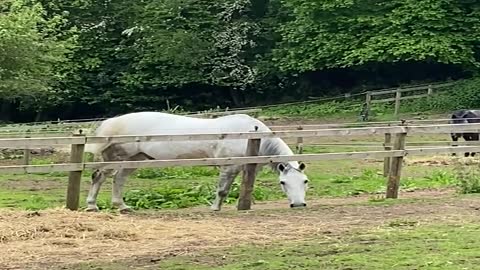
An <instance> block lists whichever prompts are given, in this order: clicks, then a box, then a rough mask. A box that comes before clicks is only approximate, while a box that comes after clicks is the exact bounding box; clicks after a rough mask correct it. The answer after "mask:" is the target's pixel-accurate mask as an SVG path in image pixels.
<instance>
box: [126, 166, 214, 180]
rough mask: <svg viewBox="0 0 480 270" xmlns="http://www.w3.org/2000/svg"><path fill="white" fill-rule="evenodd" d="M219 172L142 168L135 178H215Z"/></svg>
mask: <svg viewBox="0 0 480 270" xmlns="http://www.w3.org/2000/svg"><path fill="white" fill-rule="evenodd" d="M218 174H219V171H218V169H217V168H215V167H191V168H190V167H185V168H178V167H177V168H176V167H168V168H161V169H157V168H142V169H138V170H137V171H136V172H135V176H136V177H137V178H140V179H156V178H161V179H186V178H192V177H214V176H218Z"/></svg>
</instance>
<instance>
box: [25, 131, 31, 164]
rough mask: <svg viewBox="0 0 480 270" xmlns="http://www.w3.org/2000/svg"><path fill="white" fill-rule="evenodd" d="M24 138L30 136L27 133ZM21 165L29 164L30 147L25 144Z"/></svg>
mask: <svg viewBox="0 0 480 270" xmlns="http://www.w3.org/2000/svg"><path fill="white" fill-rule="evenodd" d="M25 138H27V139H28V138H30V136H29V135H27V136H25ZM23 165H30V147H28V146H25V148H24V149H23Z"/></svg>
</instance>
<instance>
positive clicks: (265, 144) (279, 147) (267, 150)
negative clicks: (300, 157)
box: [259, 138, 298, 169]
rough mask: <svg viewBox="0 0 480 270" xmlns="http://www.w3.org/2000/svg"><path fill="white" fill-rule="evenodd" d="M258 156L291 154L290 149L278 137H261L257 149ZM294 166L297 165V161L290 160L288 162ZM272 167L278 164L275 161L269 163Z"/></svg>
mask: <svg viewBox="0 0 480 270" xmlns="http://www.w3.org/2000/svg"><path fill="white" fill-rule="evenodd" d="M259 155H260V156H277V155H280V156H291V155H293V151H292V149H290V147H289V146H288V145H287V144H286V143H285V141H283V140H282V139H280V138H269V139H262V143H261V146H260V151H259ZM288 163H290V164H291V165H292V166H294V167H295V168H297V167H298V162H296V161H290V162H288ZM270 165H271V166H272V168H273V169H275V168H276V167H277V165H278V163H277V162H274V163H271V164H270Z"/></svg>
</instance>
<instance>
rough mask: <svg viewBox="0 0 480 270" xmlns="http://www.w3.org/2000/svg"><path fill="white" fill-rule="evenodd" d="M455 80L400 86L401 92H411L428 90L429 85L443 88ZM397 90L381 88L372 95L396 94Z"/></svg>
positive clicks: (452, 83)
mask: <svg viewBox="0 0 480 270" xmlns="http://www.w3.org/2000/svg"><path fill="white" fill-rule="evenodd" d="M454 84H455V82H450V83H442V84H433V85H420V86H414V87H407V88H400V91H401V92H411V91H419V90H427V89H428V87H429V86H430V87H432V88H437V89H439V88H443V87H447V86H451V85H454ZM396 92H397V89H387V90H380V91H372V96H378V95H385V94H394V93H396Z"/></svg>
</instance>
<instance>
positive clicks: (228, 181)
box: [210, 166, 242, 211]
mask: <svg viewBox="0 0 480 270" xmlns="http://www.w3.org/2000/svg"><path fill="white" fill-rule="evenodd" d="M241 168H242V167H241V166H222V167H220V179H219V181H218V187H217V192H216V193H215V200H214V201H213V204H212V206H211V207H210V208H211V209H212V210H214V211H220V209H221V208H222V204H223V202H224V201H225V198H227V196H228V193H229V192H230V188H231V187H232V183H233V180H235V177H237V175H238V174H239V173H240V171H241Z"/></svg>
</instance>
